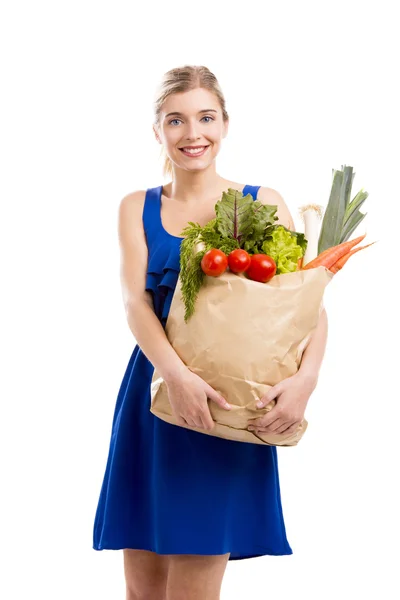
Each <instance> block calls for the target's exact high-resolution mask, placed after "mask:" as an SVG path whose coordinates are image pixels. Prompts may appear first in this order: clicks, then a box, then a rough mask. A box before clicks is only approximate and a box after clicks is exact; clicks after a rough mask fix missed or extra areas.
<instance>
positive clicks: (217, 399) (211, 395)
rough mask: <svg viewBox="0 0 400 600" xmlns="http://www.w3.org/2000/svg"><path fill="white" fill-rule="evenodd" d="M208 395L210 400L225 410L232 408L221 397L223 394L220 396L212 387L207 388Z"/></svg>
mask: <svg viewBox="0 0 400 600" xmlns="http://www.w3.org/2000/svg"><path fill="white" fill-rule="evenodd" d="M206 394H207V397H208V398H210V400H212V401H213V402H215V403H216V404H218V405H219V406H221V407H222V408H225V409H226V410H230V409H231V408H232V407H231V405H230V404H229V403H228V402H227V401H226V400H225V398H224V397H223V396H221V394H218V392H217V391H215V390H214V389H213V388H212V387H211V386H210V385H209V386H207V389H206Z"/></svg>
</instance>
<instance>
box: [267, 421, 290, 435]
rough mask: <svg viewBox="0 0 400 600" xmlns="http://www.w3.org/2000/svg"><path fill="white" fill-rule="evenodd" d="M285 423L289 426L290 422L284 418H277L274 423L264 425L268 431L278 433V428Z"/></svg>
mask: <svg viewBox="0 0 400 600" xmlns="http://www.w3.org/2000/svg"><path fill="white" fill-rule="evenodd" d="M285 423H287V425H286V426H288V425H289V424H290V423H288V422H287V421H285V420H284V419H276V420H275V421H274V422H273V423H271V424H270V425H267V426H265V425H264V427H266V428H267V430H268V431H271V432H274V433H276V432H277V430H278V429H279V428H280V427H282V425H284V424H285Z"/></svg>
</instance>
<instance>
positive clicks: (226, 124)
mask: <svg viewBox="0 0 400 600" xmlns="http://www.w3.org/2000/svg"><path fill="white" fill-rule="evenodd" d="M228 129H229V119H228V120H227V121H225V123H224V133H223V136H222V137H223V138H226V136H227V135H228Z"/></svg>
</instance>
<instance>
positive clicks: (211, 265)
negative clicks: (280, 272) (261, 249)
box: [201, 248, 276, 283]
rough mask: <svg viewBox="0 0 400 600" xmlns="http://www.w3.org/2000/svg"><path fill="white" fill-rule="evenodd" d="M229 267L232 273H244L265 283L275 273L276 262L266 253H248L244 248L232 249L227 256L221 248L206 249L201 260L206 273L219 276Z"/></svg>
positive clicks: (254, 279)
mask: <svg viewBox="0 0 400 600" xmlns="http://www.w3.org/2000/svg"><path fill="white" fill-rule="evenodd" d="M228 267H229V269H230V270H231V271H232V272H233V273H245V274H246V277H248V278H249V279H252V280H253V281H259V282H260V283H267V281H269V280H270V279H272V277H273V276H274V275H275V273H276V263H275V261H274V259H273V258H271V256H268V255H267V254H251V255H250V254H249V253H248V252H246V250H241V249H239V248H238V249H236V250H232V252H230V254H229V255H228V256H227V255H226V254H225V253H224V252H222V250H218V249H217V248H212V249H211V250H208V252H206V253H205V255H204V256H203V259H202V261H201V268H202V270H203V271H204V273H205V274H206V275H209V276H211V277H219V275H222V273H224V272H225V271H226V269H227V268H228Z"/></svg>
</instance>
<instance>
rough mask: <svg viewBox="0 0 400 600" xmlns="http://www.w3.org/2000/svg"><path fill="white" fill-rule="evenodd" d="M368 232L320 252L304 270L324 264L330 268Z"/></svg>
mask: <svg viewBox="0 0 400 600" xmlns="http://www.w3.org/2000/svg"><path fill="white" fill-rule="evenodd" d="M366 235H367V234H366V233H364V235H360V237H357V238H355V239H354V240H350V241H348V242H343V243H342V244H338V245H337V246H332V248H327V249H326V250H324V252H321V254H318V256H317V257H316V258H314V259H313V260H312V261H311V262H309V263H307V264H306V265H305V266H304V267H303V270H305V269H314V268H315V267H320V266H324V267H326V268H327V269H329V268H330V267H331V266H332V265H333V264H335V262H336V261H338V260H339V258H341V257H342V256H343V255H344V254H347V253H348V252H350V250H351V249H352V248H353V246H355V245H356V244H359V243H360V242H361V241H362V240H363V239H364V238H365V236H366Z"/></svg>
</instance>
